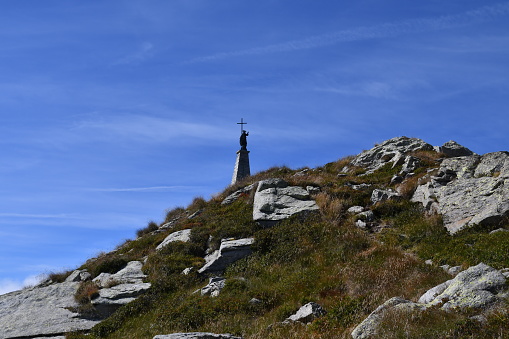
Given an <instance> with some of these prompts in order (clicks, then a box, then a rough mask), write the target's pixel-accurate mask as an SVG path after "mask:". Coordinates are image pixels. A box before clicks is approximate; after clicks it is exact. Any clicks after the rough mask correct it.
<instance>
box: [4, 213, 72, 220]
mask: <svg viewBox="0 0 509 339" xmlns="http://www.w3.org/2000/svg"><path fill="white" fill-rule="evenodd" d="M0 217H6V218H26V219H80V217H78V216H77V215H73V214H30V213H26V214H25V213H0Z"/></svg>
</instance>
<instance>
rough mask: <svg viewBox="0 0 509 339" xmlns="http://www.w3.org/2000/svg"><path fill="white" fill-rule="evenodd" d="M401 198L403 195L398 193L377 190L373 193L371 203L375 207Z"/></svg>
mask: <svg viewBox="0 0 509 339" xmlns="http://www.w3.org/2000/svg"><path fill="white" fill-rule="evenodd" d="M400 198H401V195H400V194H399V193H398V192H394V191H392V190H381V189H378V188H377V189H374V190H373V193H371V202H372V203H373V205H374V204H377V203H379V202H382V201H386V200H396V199H400Z"/></svg>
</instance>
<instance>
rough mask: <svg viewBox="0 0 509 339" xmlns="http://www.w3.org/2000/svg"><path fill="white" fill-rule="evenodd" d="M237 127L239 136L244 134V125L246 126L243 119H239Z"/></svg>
mask: <svg viewBox="0 0 509 339" xmlns="http://www.w3.org/2000/svg"><path fill="white" fill-rule="evenodd" d="M237 125H240V134H242V132H244V125H247V122H244V118H241V119H240V122H237Z"/></svg>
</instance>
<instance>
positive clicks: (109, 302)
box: [92, 261, 151, 318]
mask: <svg viewBox="0 0 509 339" xmlns="http://www.w3.org/2000/svg"><path fill="white" fill-rule="evenodd" d="M142 267H143V264H142V263H141V262H140V261H131V262H129V263H128V264H127V266H126V267H124V268H123V269H122V270H120V271H118V272H117V273H115V274H110V273H101V274H99V275H98V276H97V277H96V278H95V279H93V282H95V283H96V284H97V286H99V287H101V289H100V290H99V297H98V298H95V299H93V300H92V305H94V307H95V310H96V311H97V313H98V314H99V316H100V317H102V318H105V317H108V316H110V315H111V314H112V313H113V312H114V311H115V310H116V309H117V308H119V307H120V306H122V305H125V304H127V303H129V302H131V301H133V300H135V299H136V298H137V297H139V296H140V295H141V294H142V293H145V292H146V291H147V290H148V289H149V288H150V286H151V284H150V283H144V282H143V279H145V278H146V275H145V274H144V273H143V271H142Z"/></svg>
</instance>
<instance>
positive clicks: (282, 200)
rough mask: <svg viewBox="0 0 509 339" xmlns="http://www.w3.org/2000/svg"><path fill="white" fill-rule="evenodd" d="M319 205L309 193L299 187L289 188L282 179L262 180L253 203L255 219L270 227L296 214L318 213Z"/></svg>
mask: <svg viewBox="0 0 509 339" xmlns="http://www.w3.org/2000/svg"><path fill="white" fill-rule="evenodd" d="M316 210H318V205H317V204H316V202H315V201H314V200H311V199H310V195H309V192H308V191H307V190H306V189H304V188H302V187H299V186H288V183H287V182H286V181H284V180H282V179H277V178H276V179H267V180H262V181H260V182H259V184H258V188H257V189H256V194H255V197H254V203H253V219H254V220H255V221H258V222H260V223H262V224H264V225H267V226H270V225H273V224H274V223H275V222H277V221H279V220H283V219H286V218H288V217H290V216H292V215H294V214H297V213H302V212H308V211H316Z"/></svg>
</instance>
